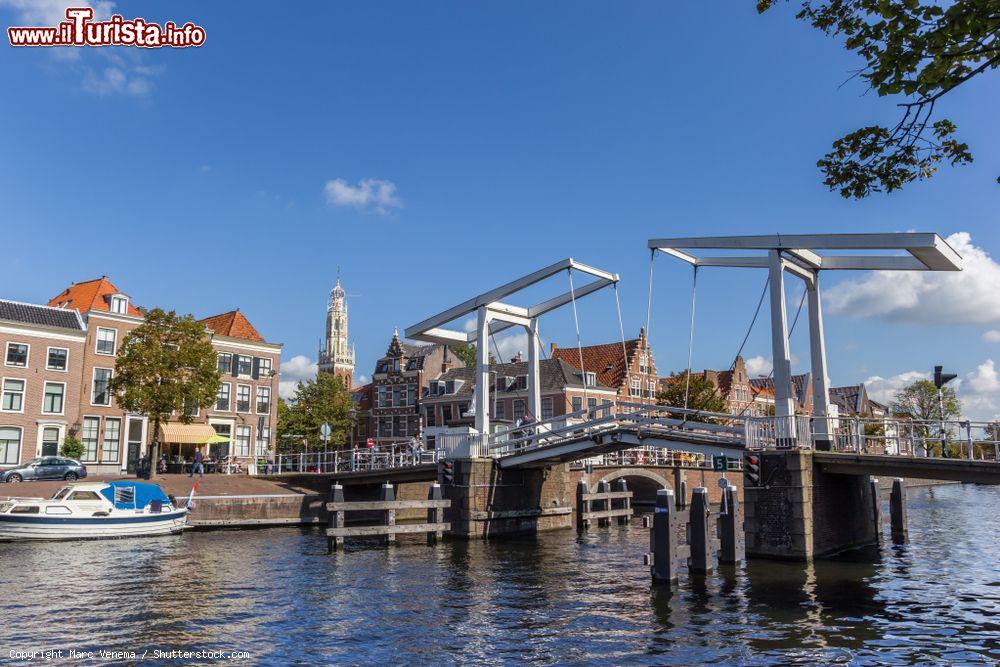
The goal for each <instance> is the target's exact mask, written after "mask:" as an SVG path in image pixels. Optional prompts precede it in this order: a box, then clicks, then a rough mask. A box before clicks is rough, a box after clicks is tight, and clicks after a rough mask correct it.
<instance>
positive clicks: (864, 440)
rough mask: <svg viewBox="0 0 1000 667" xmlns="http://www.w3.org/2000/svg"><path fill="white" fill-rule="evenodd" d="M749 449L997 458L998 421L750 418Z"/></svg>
mask: <svg viewBox="0 0 1000 667" xmlns="http://www.w3.org/2000/svg"><path fill="white" fill-rule="evenodd" d="M745 431H746V447H747V449H753V450H759V449H822V450H830V451H835V452H853V453H856V454H881V455H891V456H911V457H928V458H963V459H970V460H989V461H1000V426H998V424H997V423H996V422H985V421H971V420H949V421H945V422H940V421H926V420H924V421H922V420H914V419H886V418H873V417H853V416H847V417H813V416H809V415H795V416H794V417H750V418H747V420H746V423H745Z"/></svg>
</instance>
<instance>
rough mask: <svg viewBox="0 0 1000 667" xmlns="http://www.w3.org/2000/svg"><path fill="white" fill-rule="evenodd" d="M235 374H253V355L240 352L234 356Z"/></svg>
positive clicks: (248, 375) (246, 375)
mask: <svg viewBox="0 0 1000 667" xmlns="http://www.w3.org/2000/svg"><path fill="white" fill-rule="evenodd" d="M236 374H237V375H242V376H244V377H250V376H251V375H253V357H247V356H244V355H242V354H239V355H237V356H236Z"/></svg>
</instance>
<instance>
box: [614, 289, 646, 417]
mask: <svg viewBox="0 0 1000 667" xmlns="http://www.w3.org/2000/svg"><path fill="white" fill-rule="evenodd" d="M614 288H615V308H616V309H617V310H618V331H619V332H620V333H621V337H622V366H624V368H623V369H622V374H623V375H624V376H625V377H626V378H627V377H629V372H628V350H627V348H626V346H625V325H624V324H623V323H622V302H621V299H620V298H619V296H618V283H617V282H616V283H614ZM647 340H648V339H647ZM636 349H638V346H637V348H636ZM641 397H642V395H641V393H640V398H641Z"/></svg>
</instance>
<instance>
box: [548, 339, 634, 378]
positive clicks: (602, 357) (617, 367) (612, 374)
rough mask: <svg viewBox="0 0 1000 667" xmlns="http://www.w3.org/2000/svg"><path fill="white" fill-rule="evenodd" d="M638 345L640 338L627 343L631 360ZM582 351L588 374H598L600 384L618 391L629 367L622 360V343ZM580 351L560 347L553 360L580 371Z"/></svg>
mask: <svg viewBox="0 0 1000 667" xmlns="http://www.w3.org/2000/svg"><path fill="white" fill-rule="evenodd" d="M638 345H639V339H638V338H633V339H632V340H627V341H625V350H626V353H627V354H628V358H629V359H631V358H632V357H633V356H634V355H635V350H636V348H637V347H638ZM580 351H582V352H583V369H584V370H585V371H587V372H588V373H596V374H597V381H598V382H600V383H601V384H603V385H607V386H609V387H614V388H616V389H617V388H618V387H621V386H622V383H623V382H624V381H625V375H626V373H627V370H628V367H627V365H626V360H625V359H623V358H622V344H621V342H618V343H606V344H604V345H588V346H587V347H584V348H582V349H581V350H580ZM580 351H577V348H575V347H566V348H561V347H559V348H556V349H554V350H552V358H553V359H562V360H563V361H565V362H566V363H568V364H569V365H570V366H572V367H573V368H576V369H578V370H579V369H580Z"/></svg>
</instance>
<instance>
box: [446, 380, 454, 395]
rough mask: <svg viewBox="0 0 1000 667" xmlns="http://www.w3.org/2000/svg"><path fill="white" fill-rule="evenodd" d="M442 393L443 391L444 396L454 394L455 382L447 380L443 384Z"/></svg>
mask: <svg viewBox="0 0 1000 667" xmlns="http://www.w3.org/2000/svg"><path fill="white" fill-rule="evenodd" d="M444 391H445V393H446V394H454V393H455V381H454V380H448V381H447V382H445V383H444Z"/></svg>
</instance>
